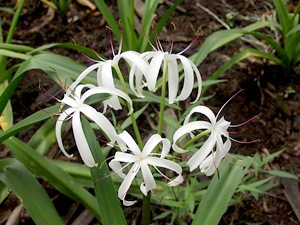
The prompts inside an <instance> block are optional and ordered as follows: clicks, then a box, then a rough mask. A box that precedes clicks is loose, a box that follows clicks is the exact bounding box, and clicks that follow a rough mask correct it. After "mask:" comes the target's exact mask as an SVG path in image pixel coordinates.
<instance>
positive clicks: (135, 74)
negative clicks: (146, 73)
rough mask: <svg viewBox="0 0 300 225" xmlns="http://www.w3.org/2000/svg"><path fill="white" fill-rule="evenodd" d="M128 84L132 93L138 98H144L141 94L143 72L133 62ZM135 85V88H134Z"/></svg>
mask: <svg viewBox="0 0 300 225" xmlns="http://www.w3.org/2000/svg"><path fill="white" fill-rule="evenodd" d="M134 78H135V85H134ZM129 86H130V89H131V90H132V91H133V93H134V94H135V95H136V96H137V97H138V98H144V97H145V96H144V95H143V74H142V73H141V71H140V70H139V69H138V68H137V67H136V65H135V64H134V65H133V66H132V67H131V69H130V72H129ZM135 87H136V88H135Z"/></svg>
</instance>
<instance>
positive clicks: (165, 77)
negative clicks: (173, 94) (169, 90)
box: [157, 60, 168, 135]
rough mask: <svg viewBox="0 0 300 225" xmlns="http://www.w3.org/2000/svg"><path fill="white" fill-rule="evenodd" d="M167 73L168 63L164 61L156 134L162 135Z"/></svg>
mask: <svg viewBox="0 0 300 225" xmlns="http://www.w3.org/2000/svg"><path fill="white" fill-rule="evenodd" d="M167 72H168V61H166V60H165V61H164V68H163V82H162V86H161V99H160V111H159V122H158V128H157V133H158V134H159V135H162V125H163V121H164V113H165V98H166V86H167Z"/></svg>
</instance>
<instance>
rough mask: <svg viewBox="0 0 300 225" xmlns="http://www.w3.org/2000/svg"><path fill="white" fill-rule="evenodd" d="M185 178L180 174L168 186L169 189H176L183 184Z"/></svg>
mask: <svg viewBox="0 0 300 225" xmlns="http://www.w3.org/2000/svg"><path fill="white" fill-rule="evenodd" d="M183 180H184V179H183V176H182V175H181V174H180V175H178V176H177V177H176V178H175V179H173V180H171V181H170V182H169V183H168V184H167V185H168V186H169V187H174V186H177V185H179V184H182V183H183Z"/></svg>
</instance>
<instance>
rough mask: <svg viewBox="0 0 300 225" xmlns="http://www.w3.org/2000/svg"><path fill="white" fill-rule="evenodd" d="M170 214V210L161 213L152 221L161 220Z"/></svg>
mask: <svg viewBox="0 0 300 225" xmlns="http://www.w3.org/2000/svg"><path fill="white" fill-rule="evenodd" d="M170 214H171V210H169V211H166V212H163V213H161V214H159V215H158V216H156V217H154V218H153V220H161V219H163V218H166V217H167V216H168V215H170Z"/></svg>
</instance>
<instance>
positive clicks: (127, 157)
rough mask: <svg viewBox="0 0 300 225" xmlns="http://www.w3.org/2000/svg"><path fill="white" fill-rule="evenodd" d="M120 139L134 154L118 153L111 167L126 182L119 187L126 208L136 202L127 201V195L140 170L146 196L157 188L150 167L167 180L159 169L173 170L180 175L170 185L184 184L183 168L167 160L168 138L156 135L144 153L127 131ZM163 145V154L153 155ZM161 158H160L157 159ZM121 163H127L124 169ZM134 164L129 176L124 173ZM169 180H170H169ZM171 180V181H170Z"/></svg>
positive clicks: (120, 196)
mask: <svg viewBox="0 0 300 225" xmlns="http://www.w3.org/2000/svg"><path fill="white" fill-rule="evenodd" d="M119 137H120V138H121V139H122V140H123V141H124V142H125V143H126V144H127V146H128V147H129V151H130V152H131V153H132V154H131V153H125V152H117V153H116V155H115V158H114V159H113V160H112V161H110V163H109V166H110V167H111V169H112V170H114V171H115V172H116V173H117V174H118V175H119V176H120V177H122V178H123V179H124V180H123V182H122V184H121V185H120V187H119V190H118V197H119V198H120V199H121V200H123V204H124V205H125V206H130V205H133V204H134V203H135V202H136V201H127V200H125V197H126V194H127V192H128V190H129V188H130V186H131V183H132V181H133V179H134V178H135V176H136V175H137V173H138V172H139V170H141V173H142V177H143V180H144V182H143V183H142V184H141V185H140V190H141V192H142V193H143V194H144V195H145V196H146V195H147V192H148V191H149V190H151V191H152V190H153V189H155V188H156V183H155V180H154V177H153V175H152V173H151V170H150V168H149V165H151V166H153V167H154V168H155V169H156V170H157V171H158V172H159V173H160V174H161V175H162V176H163V177H165V178H167V177H166V176H165V175H163V174H162V172H161V171H160V170H159V169H158V168H157V167H163V168H166V169H169V170H172V171H174V172H176V173H177V174H178V176H177V177H176V178H175V179H174V180H171V181H170V182H169V183H168V185H169V186H176V185H179V184H180V183H182V182H183V177H182V175H181V173H182V168H181V167H180V166H179V165H178V164H177V163H175V162H173V161H170V160H167V159H165V157H166V156H167V154H168V153H169V151H170V145H171V144H170V141H169V140H168V139H166V138H162V137H161V136H160V135H158V134H154V135H152V136H151V137H150V139H149V140H148V141H147V143H146V144H145V147H144V149H143V151H141V150H140V148H139V147H138V145H137V144H136V142H135V141H134V140H133V138H132V137H131V136H130V134H129V133H128V132H126V131H124V132H123V133H121V134H119ZM160 142H161V143H162V145H163V149H162V153H161V154H157V153H152V152H153V150H154V149H155V147H156V146H157V145H158V144H159V143H160ZM157 156H160V157H157ZM121 162H124V163H126V164H125V166H123V167H122V165H121ZM130 164H133V165H132V167H131V169H130V170H129V172H128V173H127V175H126V174H125V173H123V169H124V168H126V167H127V166H129V165H130ZM167 179H169V178H167ZM169 180H170V179H169Z"/></svg>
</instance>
